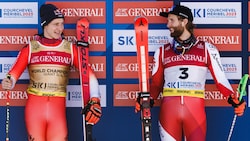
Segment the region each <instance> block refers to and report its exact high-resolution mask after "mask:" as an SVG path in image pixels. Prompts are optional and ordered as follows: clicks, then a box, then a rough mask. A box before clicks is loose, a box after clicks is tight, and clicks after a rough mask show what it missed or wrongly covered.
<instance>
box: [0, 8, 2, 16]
mask: <svg viewBox="0 0 250 141" xmlns="http://www.w3.org/2000/svg"><path fill="white" fill-rule="evenodd" d="M0 18H2V9H0Z"/></svg>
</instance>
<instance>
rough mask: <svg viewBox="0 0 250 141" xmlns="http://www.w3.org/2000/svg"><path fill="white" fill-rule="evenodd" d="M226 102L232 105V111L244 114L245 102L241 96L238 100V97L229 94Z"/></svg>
mask: <svg viewBox="0 0 250 141" xmlns="http://www.w3.org/2000/svg"><path fill="white" fill-rule="evenodd" d="M227 102H228V103H229V104H231V105H232V106H233V107H234V113H235V114H236V115H237V116H242V115H243V114H244V111H245V108H246V102H245V101H244V99H243V98H242V99H241V101H239V99H238V98H237V97H236V96H235V95H230V96H229V97H228V99H227Z"/></svg>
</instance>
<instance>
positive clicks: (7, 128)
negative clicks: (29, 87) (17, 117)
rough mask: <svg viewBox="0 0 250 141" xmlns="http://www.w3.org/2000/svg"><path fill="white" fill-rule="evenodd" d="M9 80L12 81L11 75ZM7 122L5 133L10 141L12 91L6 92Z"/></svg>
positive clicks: (8, 76)
mask: <svg viewBox="0 0 250 141" xmlns="http://www.w3.org/2000/svg"><path fill="white" fill-rule="evenodd" d="M7 78H8V79H10V75H9V74H8V75H7ZM6 92H7V96H6V97H7V98H6V122H5V132H6V139H5V140H6V141H9V140H10V138H9V127H10V90H6Z"/></svg>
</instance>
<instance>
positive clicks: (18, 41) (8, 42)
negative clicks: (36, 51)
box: [0, 29, 38, 51]
mask: <svg viewBox="0 0 250 141" xmlns="http://www.w3.org/2000/svg"><path fill="white" fill-rule="evenodd" d="M37 32H38V31H37V29H0V49H1V51H19V50H20V49H21V48H22V47H23V46H25V45H26V44H28V43H29V42H30V40H33V39H34V35H35V34H37Z"/></svg>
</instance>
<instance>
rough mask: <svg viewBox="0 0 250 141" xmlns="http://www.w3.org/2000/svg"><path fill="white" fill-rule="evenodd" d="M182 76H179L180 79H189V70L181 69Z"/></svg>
mask: <svg viewBox="0 0 250 141" xmlns="http://www.w3.org/2000/svg"><path fill="white" fill-rule="evenodd" d="M180 71H181V75H180V76H179V78H180V79H186V78H188V73H187V71H188V68H180Z"/></svg>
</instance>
